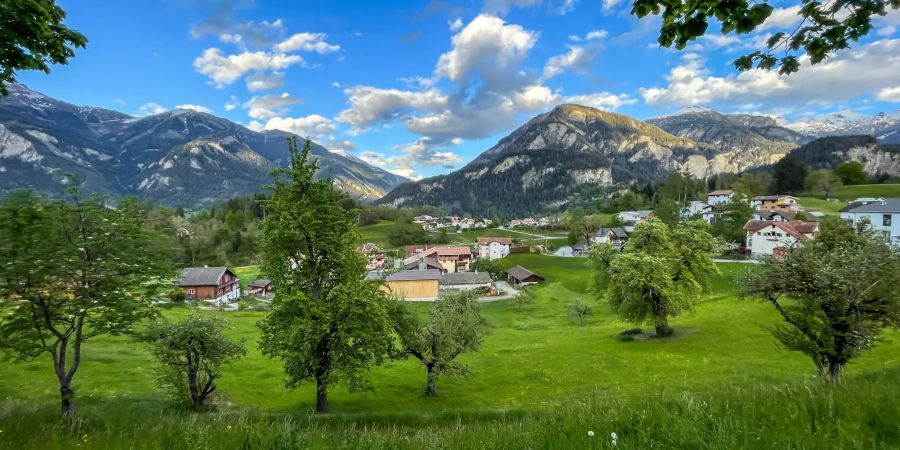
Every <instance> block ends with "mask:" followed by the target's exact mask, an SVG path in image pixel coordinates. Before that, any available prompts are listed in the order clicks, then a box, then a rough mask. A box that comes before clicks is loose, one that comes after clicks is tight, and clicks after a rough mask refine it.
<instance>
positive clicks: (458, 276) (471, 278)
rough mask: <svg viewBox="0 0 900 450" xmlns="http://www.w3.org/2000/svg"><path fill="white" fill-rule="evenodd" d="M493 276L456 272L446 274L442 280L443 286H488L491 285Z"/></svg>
mask: <svg viewBox="0 0 900 450" xmlns="http://www.w3.org/2000/svg"><path fill="white" fill-rule="evenodd" d="M491 281H493V280H491V275H490V274H489V273H487V272H455V273H445V274H444V276H443V277H442V278H441V284H443V285H456V284H486V283H490V282H491Z"/></svg>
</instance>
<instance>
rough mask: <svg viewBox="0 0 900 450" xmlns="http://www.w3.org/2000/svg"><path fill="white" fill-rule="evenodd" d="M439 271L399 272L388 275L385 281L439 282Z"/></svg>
mask: <svg viewBox="0 0 900 450" xmlns="http://www.w3.org/2000/svg"><path fill="white" fill-rule="evenodd" d="M440 279H441V271H440V270H401V271H399V272H394V273H392V274H390V275H388V276H387V277H386V278H385V280H387V281H415V280H440Z"/></svg>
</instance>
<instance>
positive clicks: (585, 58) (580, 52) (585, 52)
mask: <svg viewBox="0 0 900 450" xmlns="http://www.w3.org/2000/svg"><path fill="white" fill-rule="evenodd" d="M604 37H606V30H596V31H591V32H590V33H588V34H587V35H586V36H585V37H584V39H583V40H586V41H587V42H586V43H585V45H566V47H568V48H569V51H568V52H566V53H563V54H560V55H556V56H553V57H551V58H550V59H548V60H547V64H545V65H544V79H545V80H548V79H550V78H553V77H555V76H557V75H560V74H562V73H563V72H565V71H567V70H571V71H573V72H576V73H581V74H584V73H588V72H589V71H590V70H591V68H592V67H593V66H594V62H595V61H596V60H597V57H598V56H600V53H601V52H602V51H603V43H602V42H601V40H602V39H603V38H604ZM581 40H582V39H579V40H578V42H580V41H581Z"/></svg>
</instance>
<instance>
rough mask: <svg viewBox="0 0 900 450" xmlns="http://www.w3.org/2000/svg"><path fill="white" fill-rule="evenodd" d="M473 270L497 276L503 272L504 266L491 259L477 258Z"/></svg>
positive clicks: (473, 262) (473, 263)
mask: <svg viewBox="0 0 900 450" xmlns="http://www.w3.org/2000/svg"><path fill="white" fill-rule="evenodd" d="M471 267H472V270H475V271H478V272H487V273H490V274H492V275H496V274H498V273H500V272H503V264H500V261H498V260H492V259H489V258H477V259H475V261H472V266H471Z"/></svg>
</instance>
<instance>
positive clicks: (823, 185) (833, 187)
mask: <svg viewBox="0 0 900 450" xmlns="http://www.w3.org/2000/svg"><path fill="white" fill-rule="evenodd" d="M842 184H843V183H842V182H841V179H840V178H838V177H837V176H836V175H835V173H834V172H832V171H830V170H828V169H819V170H813V171H811V172H810V173H809V175H807V176H806V179H804V180H803V190H804V191H806V192H810V193H814V194H819V195H822V196H824V197H825V198H834V196H835V195H836V194H837V188H839V187H841V185H842Z"/></svg>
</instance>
